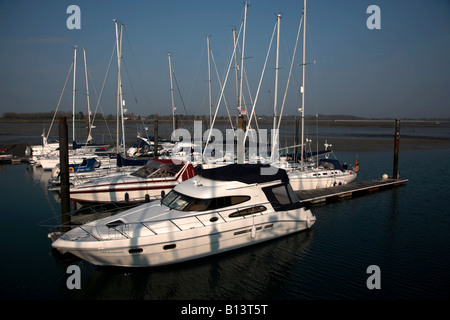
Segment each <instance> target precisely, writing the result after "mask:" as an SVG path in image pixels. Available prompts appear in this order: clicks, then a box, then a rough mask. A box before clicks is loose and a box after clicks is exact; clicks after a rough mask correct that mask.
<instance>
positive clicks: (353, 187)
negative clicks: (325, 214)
mask: <svg viewBox="0 0 450 320" xmlns="http://www.w3.org/2000/svg"><path fill="white" fill-rule="evenodd" d="M407 181H408V179H391V178H388V179H382V178H380V179H375V180H368V181H357V182H352V183H349V184H345V185H342V186H336V187H331V188H323V189H315V190H307V191H300V192H297V196H298V198H299V200H300V202H302V203H304V204H316V203H321V202H326V201H332V200H339V199H346V198H351V197H353V196H356V195H363V194H367V193H372V192H375V191H378V190H381V189H386V188H391V187H396V186H400V185H402V184H404V183H405V182H407Z"/></svg>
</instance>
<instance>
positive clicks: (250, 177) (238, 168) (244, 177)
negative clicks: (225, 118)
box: [198, 163, 289, 184]
mask: <svg viewBox="0 0 450 320" xmlns="http://www.w3.org/2000/svg"><path fill="white" fill-rule="evenodd" d="M269 168H270V169H269ZM264 169H265V170H264ZM268 173H273V174H268ZM198 174H199V175H200V176H202V177H204V178H207V179H211V180H220V181H239V182H243V183H246V184H251V183H264V182H271V181H277V180H281V181H282V182H285V183H287V182H289V177H288V175H287V173H286V171H285V170H283V169H279V168H276V167H271V166H270V165H269V164H236V163H235V164H229V165H226V166H223V167H217V168H212V169H203V170H199V172H198Z"/></svg>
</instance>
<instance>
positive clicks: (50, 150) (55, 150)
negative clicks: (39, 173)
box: [28, 46, 110, 170]
mask: <svg viewBox="0 0 450 320" xmlns="http://www.w3.org/2000/svg"><path fill="white" fill-rule="evenodd" d="M76 63H77V47H76V46H75V47H74V57H73V93H72V114H73V118H72V140H73V143H72V148H71V149H70V150H69V164H80V163H82V162H83V161H85V160H86V159H87V158H95V159H96V160H97V161H100V162H101V161H103V162H105V164H106V163H108V166H109V165H110V163H109V162H110V159H109V157H108V156H99V155H97V154H96V151H100V150H101V151H102V152H104V150H107V148H108V146H107V145H92V144H90V141H91V140H92V138H91V132H90V128H91V124H90V123H89V131H88V139H87V141H86V144H83V145H78V144H77V143H76V140H75V139H76V138H75V92H76ZM84 65H85V73H86V88H87V99H88V117H90V116H89V115H90V109H89V89H88V88H89V86H88V82H87V65H86V51H85V50H84ZM60 100H61V98H60ZM55 115H56V111H55ZM53 120H54V119H53ZM49 132H50V130H49ZM42 139H43V144H42V147H36V146H32V147H31V148H30V149H28V153H29V155H30V156H33V161H34V162H35V165H36V166H37V167H42V168H43V169H44V170H53V169H54V168H55V167H56V166H57V165H58V164H59V161H60V160H59V143H53V144H49V143H48V142H47V137H46V136H45V134H44V133H43V134H42Z"/></svg>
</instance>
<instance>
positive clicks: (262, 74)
mask: <svg viewBox="0 0 450 320" xmlns="http://www.w3.org/2000/svg"><path fill="white" fill-rule="evenodd" d="M276 29H277V24H276V23H275V26H274V28H273V32H272V37H271V38H270V43H269V48H268V49H267V54H266V61H265V62H264V67H263V70H262V72H261V77H260V79H259V84H258V90H256V96H255V101H254V102H253V106H252V113H251V115H250V119H251V118H252V117H253V115H254V114H255V106H256V102H257V101H258V97H259V90H260V89H261V83H262V79H263V77H264V72H265V70H266V65H267V60H268V59H269V54H270V49H271V47H272V42H273V38H274V36H275V31H276ZM249 128H250V122H249V123H248V125H247V129H246V130H245V135H244V141H245V139H246V138H247V132H248V129H249Z"/></svg>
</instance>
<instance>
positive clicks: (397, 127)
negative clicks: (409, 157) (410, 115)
mask: <svg viewBox="0 0 450 320" xmlns="http://www.w3.org/2000/svg"><path fill="white" fill-rule="evenodd" d="M399 142H400V119H395V135H394V172H393V174H392V178H394V179H398V178H399V175H398V151H399Z"/></svg>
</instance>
